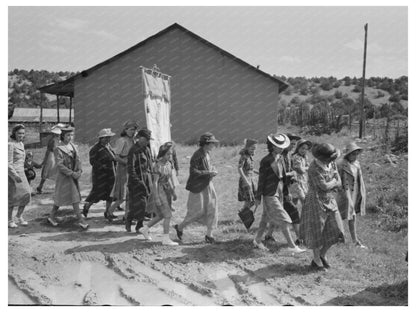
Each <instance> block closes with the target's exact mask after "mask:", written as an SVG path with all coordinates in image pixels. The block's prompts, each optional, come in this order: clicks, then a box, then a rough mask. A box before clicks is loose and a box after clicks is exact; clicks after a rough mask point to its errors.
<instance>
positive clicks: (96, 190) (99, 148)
mask: <svg viewBox="0 0 416 312" xmlns="http://www.w3.org/2000/svg"><path fill="white" fill-rule="evenodd" d="M114 135H115V133H114V132H112V131H111V129H110V128H106V129H102V130H100V132H99V133H98V142H97V143H96V144H95V145H94V146H93V147H92V148H91V150H90V153H89V156H90V164H91V166H92V172H91V176H92V189H91V192H90V194H89V195H88V197H87V198H86V199H85V202H86V203H85V205H84V208H83V211H82V213H83V214H84V216H85V217H87V215H88V211H89V209H90V207H91V206H92V205H93V204H95V203H98V202H99V201H100V200H105V201H106V210H105V212H104V217H105V218H107V219H108V218H111V217H112V216H111V215H108V209H109V208H110V205H111V202H112V201H113V200H112V198H111V196H110V195H111V190H112V189H113V186H114V180H115V164H116V163H115V161H116V160H115V153H114V151H113V149H112V148H111V146H110V140H111V138H112V137H113V136H114Z"/></svg>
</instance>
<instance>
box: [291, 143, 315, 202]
mask: <svg viewBox="0 0 416 312" xmlns="http://www.w3.org/2000/svg"><path fill="white" fill-rule="evenodd" d="M311 147H312V142H311V141H308V140H305V139H301V140H299V141H298V144H297V146H296V149H295V151H294V153H293V155H292V169H293V170H294V171H295V172H296V174H295V182H294V183H293V184H292V186H291V188H290V191H291V195H292V198H293V202H294V204H295V205H297V204H298V202H299V201H300V204H301V205H303V203H304V202H305V197H306V194H307V193H308V189H309V185H308V169H309V162H308V158H307V156H306V153H307V152H308V151H309V150H310V149H311Z"/></svg>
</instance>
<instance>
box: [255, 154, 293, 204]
mask: <svg viewBox="0 0 416 312" xmlns="http://www.w3.org/2000/svg"><path fill="white" fill-rule="evenodd" d="M285 179H287V178H286V170H285V166H284V164H283V160H282V158H280V159H279V160H278V161H277V162H275V158H274V156H273V154H272V153H269V154H268V155H266V156H265V157H264V158H263V159H262V160H261V161H260V169H259V182H258V186H257V194H256V199H258V200H260V199H261V196H274V195H275V194H276V193H279V192H280V193H282V195H287V194H288V189H287V186H286V185H284V183H283V181H285Z"/></svg>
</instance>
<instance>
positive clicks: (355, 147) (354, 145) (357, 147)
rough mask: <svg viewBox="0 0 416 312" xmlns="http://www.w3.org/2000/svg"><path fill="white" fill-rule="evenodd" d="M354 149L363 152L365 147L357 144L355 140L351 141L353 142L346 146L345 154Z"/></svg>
mask: <svg viewBox="0 0 416 312" xmlns="http://www.w3.org/2000/svg"><path fill="white" fill-rule="evenodd" d="M354 151H360V152H362V151H363V148H362V147H359V146H358V145H357V143H355V142H351V143H349V144H348V145H347V146H346V147H345V155H344V156H348V155H349V154H351V153H352V152H354Z"/></svg>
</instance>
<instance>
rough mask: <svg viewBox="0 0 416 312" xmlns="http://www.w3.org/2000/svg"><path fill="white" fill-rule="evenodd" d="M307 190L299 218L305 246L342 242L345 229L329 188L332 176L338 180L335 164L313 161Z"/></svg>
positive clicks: (333, 195) (314, 246)
mask: <svg viewBox="0 0 416 312" xmlns="http://www.w3.org/2000/svg"><path fill="white" fill-rule="evenodd" d="M308 176H309V187H310V188H309V191H308V194H307V195H306V199H305V205H304V206H303V210H302V216H301V221H300V238H301V239H303V240H304V242H305V245H306V246H307V247H308V248H311V249H315V248H321V247H322V246H327V247H329V246H331V245H333V244H336V243H338V242H343V241H344V229H343V225H342V220H341V216H340V214H339V211H338V206H337V202H336V200H335V191H334V189H333V188H331V181H332V180H333V178H334V177H337V179H340V177H339V175H338V171H337V169H336V166H335V163H330V164H329V165H328V166H326V165H325V164H323V163H321V162H320V161H318V160H316V159H315V160H314V161H313V162H312V164H311V166H310V167H309V170H308Z"/></svg>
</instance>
